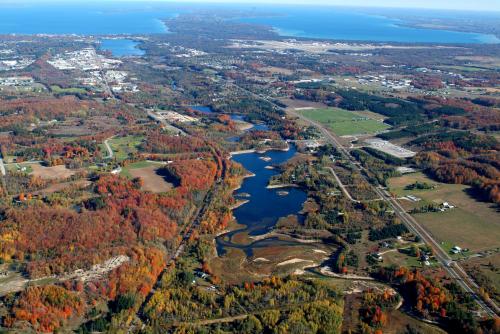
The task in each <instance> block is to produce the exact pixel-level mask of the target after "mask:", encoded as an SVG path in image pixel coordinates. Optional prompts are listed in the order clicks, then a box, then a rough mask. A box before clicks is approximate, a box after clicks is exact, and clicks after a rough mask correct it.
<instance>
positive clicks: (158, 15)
mask: <svg viewBox="0 0 500 334" xmlns="http://www.w3.org/2000/svg"><path fill="white" fill-rule="evenodd" d="M171 7H172V6H171V5H169V4H165V3H163V4H158V3H156V4H155V3H129V2H123V3H113V2H109V3H106V2H101V3H98V2H87V3H83V2H78V3H70V1H68V2H65V3H62V2H59V3H35V2H23V1H19V2H11V3H1V1H0V33H1V34H14V33H15V34H80V35H115V34H147V33H164V32H167V28H166V26H165V25H164V24H163V22H162V21H161V19H165V18H169V17H172V16H174V15H175V14H176V13H177V11H174V10H173V9H172V8H171Z"/></svg>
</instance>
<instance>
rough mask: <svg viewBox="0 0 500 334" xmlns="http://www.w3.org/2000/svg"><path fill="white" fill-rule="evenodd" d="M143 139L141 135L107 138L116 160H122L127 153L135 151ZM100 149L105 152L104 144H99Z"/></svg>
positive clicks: (126, 156)
mask: <svg viewBox="0 0 500 334" xmlns="http://www.w3.org/2000/svg"><path fill="white" fill-rule="evenodd" d="M143 140H144V137H143V136H125V137H116V138H113V139H110V140H109V146H111V149H112V150H113V152H114V154H115V158H116V160H118V161H123V160H125V159H127V158H128V155H129V154H133V153H137V151H138V149H139V145H140V144H141V143H142V141H143ZM101 150H102V152H107V150H106V147H105V146H104V144H102V145H101Z"/></svg>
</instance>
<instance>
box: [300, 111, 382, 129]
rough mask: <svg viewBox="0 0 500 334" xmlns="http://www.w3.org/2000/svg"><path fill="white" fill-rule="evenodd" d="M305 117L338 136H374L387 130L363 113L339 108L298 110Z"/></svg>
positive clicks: (377, 121) (379, 121)
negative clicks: (324, 126) (326, 127)
mask: <svg viewBox="0 0 500 334" xmlns="http://www.w3.org/2000/svg"><path fill="white" fill-rule="evenodd" d="M298 112H300V113H301V114H302V115H304V116H305V117H307V118H309V119H311V120H313V121H317V122H320V123H322V124H325V125H327V126H328V127H329V128H330V129H331V130H332V131H333V132H334V133H335V134H337V135H339V136H347V135H359V134H375V133H377V132H380V131H383V130H387V129H388V128H389V125H387V124H385V123H383V122H382V121H381V120H380V118H378V119H376V118H374V117H372V116H371V115H369V114H366V113H364V112H359V113H358V112H356V111H347V110H343V109H339V108H324V109H310V110H309V109H308V110H298Z"/></svg>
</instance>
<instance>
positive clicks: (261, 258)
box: [253, 257, 269, 262]
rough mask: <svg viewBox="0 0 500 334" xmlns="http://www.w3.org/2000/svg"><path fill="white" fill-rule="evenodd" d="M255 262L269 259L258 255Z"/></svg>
mask: <svg viewBox="0 0 500 334" xmlns="http://www.w3.org/2000/svg"><path fill="white" fill-rule="evenodd" d="M253 262H269V260H268V259H266V258H265V257H258V258H256V259H254V260H253Z"/></svg>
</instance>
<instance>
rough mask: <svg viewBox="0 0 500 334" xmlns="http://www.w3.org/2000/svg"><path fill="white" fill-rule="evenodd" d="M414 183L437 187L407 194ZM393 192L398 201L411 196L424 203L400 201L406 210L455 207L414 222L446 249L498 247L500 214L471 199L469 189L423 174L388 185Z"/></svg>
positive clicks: (426, 214)
mask: <svg viewBox="0 0 500 334" xmlns="http://www.w3.org/2000/svg"><path fill="white" fill-rule="evenodd" d="M415 181H419V182H426V183H429V184H433V185H435V188H434V189H429V190H405V189H404V188H405V187H406V186H407V185H409V184H412V183H414V182H415ZM389 188H390V190H391V192H393V193H395V194H396V195H397V196H398V197H401V196H406V195H409V194H412V195H415V196H417V197H419V198H421V199H422V200H421V201H420V202H416V203H415V202H409V201H404V200H401V203H403V204H404V206H405V208H408V209H410V208H412V207H420V206H423V205H426V204H429V203H434V204H441V203H443V202H449V203H450V204H452V205H454V206H456V208H455V209H452V210H449V211H446V212H431V213H422V214H416V215H415V218H416V219H417V221H419V222H420V223H421V224H422V225H423V226H425V227H426V228H427V229H428V230H429V231H430V232H431V233H432V234H433V235H434V237H435V238H436V239H437V240H438V241H439V242H442V243H443V247H444V248H446V245H448V246H449V247H448V248H449V249H451V247H453V246H455V245H458V246H460V247H462V248H469V249H470V250H471V251H480V250H485V249H491V248H495V247H498V245H499V243H498V240H500V221H499V220H498V210H497V209H496V208H495V207H494V206H493V205H492V204H490V203H484V202H479V201H476V200H475V199H474V198H472V197H471V196H469V194H468V193H467V191H468V190H469V187H468V186H463V185H457V184H445V183H440V182H435V181H433V180H431V179H429V178H428V177H426V176H425V175H423V174H421V173H415V174H408V175H405V176H402V177H397V178H393V179H391V180H390V181H389Z"/></svg>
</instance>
